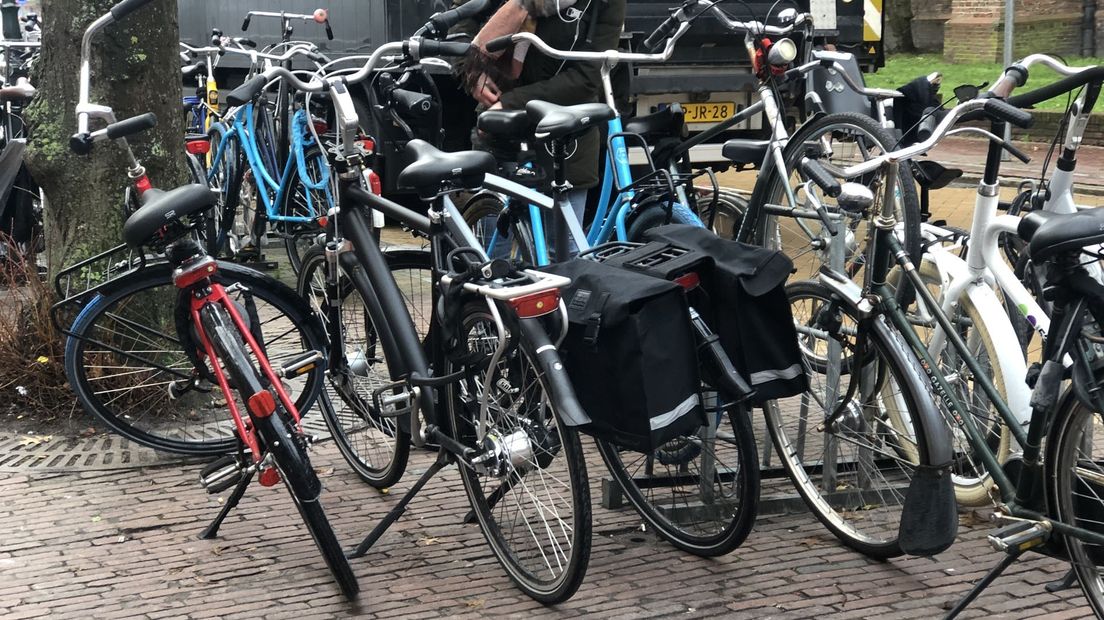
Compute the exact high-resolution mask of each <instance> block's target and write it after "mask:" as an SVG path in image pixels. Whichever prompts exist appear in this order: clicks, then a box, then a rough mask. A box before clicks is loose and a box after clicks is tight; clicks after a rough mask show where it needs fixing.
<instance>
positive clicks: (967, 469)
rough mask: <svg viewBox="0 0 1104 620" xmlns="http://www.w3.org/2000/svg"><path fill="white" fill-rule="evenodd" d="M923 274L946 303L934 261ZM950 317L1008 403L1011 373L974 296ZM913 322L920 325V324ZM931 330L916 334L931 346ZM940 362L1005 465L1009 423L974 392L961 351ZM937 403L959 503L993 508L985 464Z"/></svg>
mask: <svg viewBox="0 0 1104 620" xmlns="http://www.w3.org/2000/svg"><path fill="white" fill-rule="evenodd" d="M919 272H920V278H921V279H922V280H923V281H924V284H925V285H927V286H928V287H929V290H932V289H933V288H934V289H935V290H932V293H933V294H934V295H935V298H936V301H941V300H940V296H939V290H938V289H939V287H940V286H941V283H942V278H941V275H940V273H939V270H938V268H937V267H936V265H935V264H934V263H933V262H932V261H930V260H924V261H922V262H921V263H920V268H919ZM895 277H897V278H899V277H900V270H894V271H893V272H892V273H891V275H890V279H891V281H892V280H893V279H894V278H895ZM918 303H919V300H918V301H917V302H916V304H913V307H914V308H915V307H917V304H918ZM950 319H951V322H952V323H954V324H955V325H957V326H958V327H959V336H961V337H962V340H963V342H965V343H966V345H967V346H968V347H970V350H971V353H972V354H973V355H974V357H975V358H976V359H977V361H978V363H980V364H982V366H983V367H987V370H988V371H989V372H988V376H989V378H990V380H991V381H992V382H993V386H994V387H996V389H997V392H998V393H999V394H1000V397H1001V399H1002V400H1003V401H1004V402H1006V403H1007V402H1008V388H1007V384H1006V378H1005V375H1006V374H1007V373H1006V372H1005V370H1004V368H1003V367H1002V366H1001V363H1000V356H999V355H998V349H997V345H996V343H995V341H994V339H993V336H992V334H991V333H990V329H989V328H988V327H987V323H986V321H985V317H984V316H983V314H982V312H981V311H980V310H979V309H978V307H977V305H976V302H975V301H974V298H973V297H972V296H970V295H969V294H963V295H962V296H961V297H960V298H959V300H958V303H957V304H955V306H954V308H953V309H952V314H951V316H950ZM913 323H914V324H917V323H918V321H914V322H913ZM932 332H934V325H933V326H932V327H931V329H930V330H928V331H921V330H918V331H917V335H919V336H920V339H921V340H922V341H924V344H925V345H927V344H928V343H929V341H930V337H931V335H932ZM936 361H937V362H939V363H940V365H941V366H942V368H943V369H944V370H943V371H942V372H943V375H944V376H945V377H947V378H948V381H949V382H950V384H951V386H952V387H956V388H958V392H957V394H956V397H957V399H958V400H959V402H961V403H963V404H964V405H966V406H967V407H969V408H970V412H971V413H972V414H973V419H974V421H975V423H979V430H981V431H982V433H983V434H985V435H986V437H987V440H988V442H989V445H990V448H991V449H992V450H993V452H994V454H995V456H996V457H997V460H998V461H999V462H1001V463H1004V462H1005V460H1007V459H1008V456H1009V455H1010V454H1011V453H1012V433H1011V431H1010V430H1009V429H1008V427H1007V425H1005V424H1004V420H1003V419H1001V417H1000V415H999V414H998V413H997V411H996V410H995V408H994V407H993V405H992V403H990V402H989V401H988V399H987V397H986V396H985V393H984V392H983V391H982V390H981V389H980V387H979V388H977V389H974V383H973V380H972V379H971V377H972V376H973V375H972V373H971V372H970V369H969V368H968V367H967V366H966V364H965V362H963V361H962V360H961V359H959V357H958V354H957V351H955V350H954V347H953V346H952V345H951V344H950V342H947V343H946V344H945V345H944V347H943V350H942V351H940V355H939V357H937V358H936ZM937 402H938V404H939V409H940V411H941V412H942V414H943V418H944V420H945V421H946V422H947V425H948V427H949V428H950V431H951V437H952V440H953V441H954V442H955V446H956V447H955V450H954V452H955V455H956V459H955V462H954V463H953V464H952V469H951V475H952V479H953V480H954V485H955V499H956V500H957V502H958V504H959V505H960V506H964V507H970V508H980V507H984V506H991V505H992V502H993V499H992V496H991V495H990V490H991V488H992V486H993V480H992V479H991V478H990V477H989V474H988V473H986V472H985V470H984V466H983V464H982V463H980V462H979V460H978V459H975V458H974V457H972V456H971V453H972V452H973V448H972V447H971V445H970V443H969V441H968V440H967V438H966V436H965V433H964V431H962V430H961V429H960V428H959V423H958V422H956V421H955V420H954V417H953V416H952V414H951V412H950V411H949V410H947V408H946V407H945V406H944V404H943V403H942V401H937Z"/></svg>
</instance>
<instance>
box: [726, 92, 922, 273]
mask: <svg viewBox="0 0 1104 620" xmlns="http://www.w3.org/2000/svg"><path fill="white" fill-rule="evenodd" d="M843 132H847V135H855V134H856V133H857V132H861V133H862V134H865V135H866V136H867V137H868V138H869V139H870V143H869V144H868V147H876V148H877V149H878V150H879V151H880V152H883V153H884V152H887V151H890V150H892V149H893V148H894V145H895V144H896V143H897V140H896V138H894V137H893V136H892V135H891V134H890V133H889V132H888V131H887V130H886V129H885V128H883V127H882V126H881V125H879V124H878V123H877V122H876V121H875V120H874V119H872V118H870V117H869V116H864V115H862V114H857V113H854V112H846V113H839V114H830V115H826V116H819V117H815V118H813V119H812V120H810V121H809V122H807V123H805V124H804V125H802V126H801V128H800V129H798V131H797V132H795V134H794V135H793V137H791V138H790V140H789V142H787V144H786V147H785V148H784V149H783V152H782V157H783V160H784V162H785V165H786V170H787V176H786V179H789V178H791V177H790V176H789V174H796V172H794V173H789V171H797V170H798V167H799V164H800V162H801V158H802V157H804V156H806V155H808V154H814V155H816V156H817V157H821V155H822V153H810V152H809V150H810V149H809V145H810V144H817V143H818V140H819V138H820V137H822V136H826V135H832V134H835V133H840V134H842V133H843ZM835 144H837V145H839V147H838V148H837V149H836V150H835V151H833V154H837V153H838V154H839V156H840V158H842V157H845V155H846V154H847V153H850V152H851V150H852V149H844V148H843V145H845V144H853V145H855V146H854V148H855V149H859V150H861V148H862V147H861V146H859V142H858V141H855V142H853V143H852V142H835ZM863 144H867V143H866V142H865V141H864V143H863ZM860 155H861V156H862V158H863V159H867V157H866V154H865V153H860ZM828 161H830V162H833V163H834V164H835V165H836V166H838V167H846V165H847V164H848V163H853V161H854V160H853V159H848V160H846V162H844V161H842V160H841V159H839V158H832V159H829V160H828ZM898 170H899V177H900V178H899V181H898V183H897V187H898V191H899V193H900V196H901V198H900V205H899V207H898V209H897V213H896V215H897V222H898V226H899V233H898V235H899V238H902V245H903V246H904V248H905V251H907V252H908V254H909V256H910V257H911V259H912V261H913V263H919V259H920V256H921V254H922V252H923V247H922V239H921V238H920V199H919V197H918V196H917V193H916V183H915V181H914V180H913V178H912V173H911V171H910V169H909V167H908V166H900V167H899V169H898ZM875 178H876V177H875V176H874V173H871V175H869V177H868V178H867V179H866V180H867V183H866V184H868V185H869V184H870V183H871V182H873V180H874V179H875ZM782 179H783V177H782V176H781V175H780V174H779V171H778V170H777V168H775V167H774V166H773V165H772V166H771V167H770V171H769V173H768V174H767V175H763V174H762V173H760V177H759V179H758V180H757V181H756V183H755V188H754V190H753V191H752V196H751V199H750V201H749V205H751V207H750V208H749V213H750V214H752V216H753V217H754V218H755V219H754V220H753V222H751V225H753V226H754V227H753V228H751V229H749V230H747V231H745V232H744V233H743V234H748V233H749V232H751V231H753V235H754V236H753V237H752V238H751V242H752V243H754V244H755V245H759V246H762V247H769V248H773V249H777V250H782V251H783V252H785V253H786V255H787V256H789V257H790V258H791V259H792V260H793V261H794V268H795V278H797V279H804V278H814V277H816V273H817V271H818V270H819V268H820V266H821V265H823V264H827V262H828V248H829V247H830V241H831V237H830V236H829V235H828V232H827V231H826V230H824V225H823V224H822V223H821V222H820V221H819V220H816V219H804V218H791V217H786V216H779V215H773V214H767V213H762V212H760V210H761V208H762V205H765V204H775V205H783V206H801V205H787V202H786V200H787V199H786V198H785V191H784V189H783V185H782V183H783V180H782ZM802 179H803V177H802ZM821 200H822V201H823V202H824V206H825V207H826V208H828V210H829V212H834V213H839V212H840V210H839V209H838V208H836V207H835V205H834V204H831V199H830V198H828V197H827V196H821ZM875 204H880V201H878V202H876V203H875ZM876 215H877V213H874V212H872V213H870V214H869V216H870V217H869V218H868V219H866V220H863V219H860V218H857V217H856V218H853V219H852V220H851V225H849V226H848V232H847V233H845V242H846V243H847V245H848V256H847V263H846V267H845V271H846V273H847V275H849V276H850V277H852V278H854V277H856V275H857V274H858V272H859V270H861V268H862V265H863V264H864V262H865V260H864V259H865V257H864V256H863V255H862V254H861V253H860V252H858V251H857V249H858V248H864V247H866V244H865V243H864V242H863V240H862V239H860V238H859V237H858V235H859V234H860V233H865V232H866V231H860V230H858V228H859V225H860V224H861V223H862V222H864V221H866V222H868V227H867V229H868V230H872V229H871V228H870V227H869V224H870V223H872V221H873V217H874V216H876ZM802 224H804V225H805V226H806V227H808V228H809V230H808V231H807V230H805V229H803V228H801V225H802ZM852 226H853V227H852ZM809 232H813V233H815V237H816V243H814V241H813V239H810V238H809Z"/></svg>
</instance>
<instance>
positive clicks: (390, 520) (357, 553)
mask: <svg viewBox="0 0 1104 620" xmlns="http://www.w3.org/2000/svg"><path fill="white" fill-rule="evenodd" d="M451 462H452V454H450V453H449V452H448V451H446V450H445V449H444V448H442V449H441V450H440V451H439V452H437V460H436V461H434V462H433V465H430V466H429V469H427V470H425V473H423V474H422V476H421V477H420V478H418V481H417V482H415V483H414V486H412V487H410V490H409V491H407V492H406V495H403V497H402V499H401V500H399V503H398V504H395V507H394V508H392V509H391V512H389V513H387V514H386V515H384V517H383V520H382V521H380V522H379V524H378V525H376V527H375V528H373V529H372V531H371V532H369V534H368V535H367V536H365V537H364V540H362V541H361V542H360V544H359V545H357V548H356V549H354V550H353V551H352V553H347V554H346V557H348V558H359V557H363V556H364V554H366V553H368V550H369V549H371V548H372V545H374V544H376V541H377V540H379V539H380V537H381V536H383V534H384V532H386V531H387V529H388V528H390V527H391V525H393V524H394V523H395V521H398V520H399V517H401V516H402V515H403V513H404V512H406V507H407V505H408V504H410V501H411V500H413V499H414V496H415V495H417V494H418V493H419V492H420V491H421V490H422V487H424V486H425V485H426V483H428V482H429V479H430V478H432V477H433V476H434V475H435V474H436V473H437V472H439V471H441V470H442V469H444V468H445V467H447V466H448V465H449V464H450V463H451Z"/></svg>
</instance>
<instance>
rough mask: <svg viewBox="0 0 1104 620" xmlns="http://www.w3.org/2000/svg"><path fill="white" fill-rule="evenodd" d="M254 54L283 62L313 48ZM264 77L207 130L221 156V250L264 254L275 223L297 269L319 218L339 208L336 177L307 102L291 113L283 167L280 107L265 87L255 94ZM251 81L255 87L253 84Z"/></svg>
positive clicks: (216, 176)
mask: <svg viewBox="0 0 1104 620" xmlns="http://www.w3.org/2000/svg"><path fill="white" fill-rule="evenodd" d="M252 53H253V54H257V55H258V56H262V57H265V56H271V58H270V60H274V61H276V62H282V61H284V60H287V59H288V58H291V57H292V56H295V55H299V54H304V55H306V54H309V53H311V52H310V51H309V50H308V48H305V47H293V48H292V49H290V50H288V51H287V52H286V53H284V54H283V55H281V56H274V55H266V54H263V53H260V52H252ZM257 79H260V78H258V77H254V78H252V79H251V80H249V81H247V82H246V84H245V85H243V86H242V87H240V88H239V89H237V90H235V91H233V92H231V93H229V94H228V95H227V97H226V101H227V103H228V104H229V105H231V106H234V109H233V110H231V111H229V112H227V113H226V114H225V116H224V117H223V118H222V120H221V121H220V122H217V123H214V124H212V126H211V129H210V131H209V132H208V135H209V137H210V140H211V145H212V147H213V148H214V156H213V157H212V158H211V165H210V167H209V168H208V171H207V179H208V182H209V183H211V185H212V187H216V188H217V189H218V190H219V191H220V194H221V197H222V201H221V214H220V217H219V218H218V219H219V223H218V234H217V242H216V243H217V248H218V249H219V251H221V252H227V251H228V252H229V253H230V254H232V255H234V256H238V257H241V258H250V257H252V256H255V255H259V251H260V249H261V246H262V240H263V238H264V235H265V233H266V230H267V228H268V225H269V223H271V224H272V229H273V231H274V232H275V233H276V234H277V235H279V236H280V237H282V238H283V240H284V246H285V248H286V250H287V255H288V259H289V261H290V263H291V267H292V269H293V270H294V271H295V272H296V273H298V271H299V267H300V265H301V262H302V261H301V258H302V255H303V253H304V252H306V250H307V249H309V247H310V246H311V245H312V244H313V242H314V239H315V237H316V236H317V235H318V234H319V233H320V232H321V230H322V229H321V226H320V223H319V219H320V218H322V217H324V216H325V215H326V213H327V212H328V211H329V209H330V207H332V206H333V205H334V192H333V189H332V184H333V179H332V178H331V174H330V166H329V163H328V161H327V159H326V153H325V149H324V148H323V146H322V141H321V140H320V138H319V136H318V132H317V131H316V128H315V126H314V120H313V118H312V116H311V114H310V111H309V110H308V109H307V108H306V107H305V106H300V107H298V108H297V109H296V110H295V111H294V113H293V114H292V115H291V119H290V121H289V126H288V128H289V131H288V132H287V134H288V140H289V142H290V144H289V149H288V156H287V158H286V159H285V160H284V161H283V162H282V164H281V161H280V157H279V153H280V140H279V137H278V136H279V134H278V133H277V131H276V127H275V122H274V111H275V109H274V108H275V106H273V104H272V102H271V101H270V100H269V99H268V97H267V95H266V94H265V91H264V89H261V90H260V92H258V93H257V94H256V95H253V93H254V92H256V91H257V89H256V88H255V85H252V84H251V83H252V82H253V80H257ZM250 86H254V88H252V90H250V89H249V88H247V87H250ZM240 93H248V94H247V95H242V94H240ZM239 206H241V213H240V215H241V217H240V218H239V217H238V215H239V214H238V207H239Z"/></svg>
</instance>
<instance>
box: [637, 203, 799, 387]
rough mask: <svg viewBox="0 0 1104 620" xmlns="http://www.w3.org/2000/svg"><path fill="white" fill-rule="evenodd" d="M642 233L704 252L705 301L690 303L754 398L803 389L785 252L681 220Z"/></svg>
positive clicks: (702, 273) (787, 260)
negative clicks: (788, 287)
mask: <svg viewBox="0 0 1104 620" xmlns="http://www.w3.org/2000/svg"><path fill="white" fill-rule="evenodd" d="M644 236H645V237H646V238H647V239H650V240H654V241H661V242H665V243H670V244H672V245H675V246H678V247H681V248H686V249H689V250H692V251H694V252H697V253H702V254H705V255H707V256H708V257H709V259H710V260H709V261H708V262H709V263H710V264H707V265H705V266H703V267H701V268H699V269H698V274H699V276H700V277H701V280H702V288H703V289H704V290H705V293H706V295H707V301H706V302H705V303H704V304H701V306H699V305H698V304H697V302H695V306H694V309H695V310H697V311H698V312H700V313H701V315H702V317H703V318H704V319H705V321H706V323H707V324H708V325H709V326H710V328H712V329H713V331H714V332H715V333H716V334H717V335H718V336H719V337H720V339H721V344H722V346H723V347H724V349H725V352H726V353H728V356H729V358H731V360H732V363H733V364H735V366H736V369H737V370H739V371H740V374H741V375H743V376H744V378H745V379H747V381H748V382H749V383H750V384H751V387H752V388H754V389H755V394H754V395H753V396H752V401H753V402H754V403H756V404H761V403H763V402H765V401H767V400H771V399H774V398H784V397H786V396H794V395H797V394H801V393H802V392H804V391H805V389H806V388H807V385H808V383H807V381H808V379H807V377H806V376H805V371H804V369H803V367H802V361H801V351H800V349H799V348H798V340H797V330H796V329H795V328H794V322H793V313H792V310H791V309H790V302H789V299H787V297H786V290H785V285H786V279H787V278H788V277H789V275H790V273H791V272H792V271H793V263H792V262H791V261H790V259H789V258H787V257H786V255H785V254H783V253H782V252H779V251H776V250H769V249H766V248H760V247H756V246H753V245H748V244H746V243H740V242H738V241H732V240H729V239H722V238H720V237H718V236H717V235H715V234H714V233H712V232H710V231H709V230H707V229H705V228H699V227H697V226H687V225H685V224H670V225H667V226H659V227H657V228H653V229H651V230H648V231H646V232H645V233H644Z"/></svg>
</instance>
